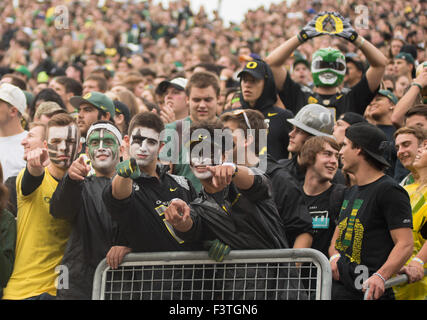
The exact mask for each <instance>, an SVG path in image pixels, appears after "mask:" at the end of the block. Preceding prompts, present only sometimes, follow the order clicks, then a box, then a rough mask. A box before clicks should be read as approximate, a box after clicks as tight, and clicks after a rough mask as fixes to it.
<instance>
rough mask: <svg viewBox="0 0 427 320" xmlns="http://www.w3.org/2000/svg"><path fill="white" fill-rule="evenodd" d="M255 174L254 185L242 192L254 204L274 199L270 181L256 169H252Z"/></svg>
mask: <svg viewBox="0 0 427 320" xmlns="http://www.w3.org/2000/svg"><path fill="white" fill-rule="evenodd" d="M251 170H252V171H253V173H254V183H253V185H252V186H251V187H250V188H249V189H248V190H240V189H239V192H241V193H242V194H244V195H245V196H246V197H247V198H248V199H251V201H252V202H257V201H260V200H265V199H267V198H271V197H272V189H271V188H272V185H271V181H270V179H269V178H268V177H267V176H266V175H265V174H263V173H262V172H261V171H260V170H258V169H256V168H251Z"/></svg>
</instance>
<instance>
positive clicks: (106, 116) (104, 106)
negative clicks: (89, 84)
mask: <svg viewBox="0 0 427 320" xmlns="http://www.w3.org/2000/svg"><path fill="white" fill-rule="evenodd" d="M70 103H71V104H72V105H73V106H74V107H75V108H76V109H78V110H79V115H78V118H77V125H78V126H79V130H80V134H81V135H82V137H86V135H87V131H88V130H89V127H90V126H91V125H92V123H94V122H95V121H97V120H111V121H113V119H114V116H115V107H114V103H113V101H112V100H111V99H110V98H108V97H107V96H106V95H105V94H103V93H100V92H96V91H93V92H88V93H86V94H85V95H84V96H74V97H71V99H70Z"/></svg>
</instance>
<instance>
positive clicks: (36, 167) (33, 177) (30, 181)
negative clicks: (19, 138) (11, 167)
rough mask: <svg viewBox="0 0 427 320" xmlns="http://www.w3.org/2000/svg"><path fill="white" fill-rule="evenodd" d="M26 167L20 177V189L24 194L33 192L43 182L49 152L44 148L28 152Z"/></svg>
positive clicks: (48, 161)
mask: <svg viewBox="0 0 427 320" xmlns="http://www.w3.org/2000/svg"><path fill="white" fill-rule="evenodd" d="M25 160H27V167H26V169H25V172H24V175H23V177H22V183H21V191H22V194H23V195H24V196H27V195H29V194H31V193H33V192H34V191H35V190H36V189H37V188H38V187H39V186H40V185H41V184H42V182H43V177H44V170H45V168H46V167H47V166H48V165H49V163H50V160H49V154H48V151H47V149H45V148H37V149H34V150H31V151H29V152H28V154H27V156H26V159H25Z"/></svg>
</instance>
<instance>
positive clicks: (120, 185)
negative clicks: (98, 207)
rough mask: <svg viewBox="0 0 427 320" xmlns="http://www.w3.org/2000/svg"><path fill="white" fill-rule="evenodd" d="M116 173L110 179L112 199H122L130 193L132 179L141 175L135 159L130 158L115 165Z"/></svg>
mask: <svg viewBox="0 0 427 320" xmlns="http://www.w3.org/2000/svg"><path fill="white" fill-rule="evenodd" d="M116 171H117V175H116V176H115V177H114V179H113V181H112V195H113V198H114V199H117V200H123V199H126V198H129V197H130V195H131V194H132V184H133V179H136V178H138V177H139V176H140V175H141V172H140V170H139V167H138V164H137V163H136V160H135V159H133V158H130V159H129V160H124V161H122V162H120V163H119V164H118V165H117V166H116Z"/></svg>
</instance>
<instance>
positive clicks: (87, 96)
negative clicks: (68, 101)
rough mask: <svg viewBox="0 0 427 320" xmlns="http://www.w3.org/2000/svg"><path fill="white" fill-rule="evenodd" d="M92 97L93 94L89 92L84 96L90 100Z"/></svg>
mask: <svg viewBox="0 0 427 320" xmlns="http://www.w3.org/2000/svg"><path fill="white" fill-rule="evenodd" d="M91 96H92V94H91V93H90V92H88V93H86V94H85V95H84V96H83V99H89V98H90V97H91Z"/></svg>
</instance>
